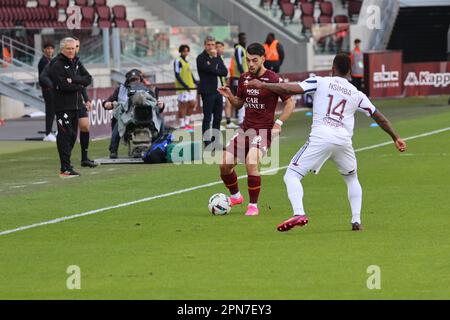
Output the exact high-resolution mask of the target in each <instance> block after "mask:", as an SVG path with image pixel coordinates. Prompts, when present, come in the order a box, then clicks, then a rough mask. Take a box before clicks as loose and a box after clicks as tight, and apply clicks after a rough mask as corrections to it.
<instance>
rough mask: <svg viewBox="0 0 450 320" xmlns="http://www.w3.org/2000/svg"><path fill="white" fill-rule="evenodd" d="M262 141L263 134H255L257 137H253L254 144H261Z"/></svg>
mask: <svg viewBox="0 0 450 320" xmlns="http://www.w3.org/2000/svg"><path fill="white" fill-rule="evenodd" d="M261 141H262V137H261V136H255V137H253V140H252V144H260V143H261Z"/></svg>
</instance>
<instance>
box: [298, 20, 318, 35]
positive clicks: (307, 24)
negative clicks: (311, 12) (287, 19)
mask: <svg viewBox="0 0 450 320" xmlns="http://www.w3.org/2000/svg"><path fill="white" fill-rule="evenodd" d="M301 20H302V27H303V28H302V33H303V34H306V33H307V32H309V33H311V29H312V26H313V25H314V24H315V23H316V21H315V19H314V17H313V16H304V17H303V18H301Z"/></svg>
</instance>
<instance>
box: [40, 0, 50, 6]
mask: <svg viewBox="0 0 450 320" xmlns="http://www.w3.org/2000/svg"><path fill="white" fill-rule="evenodd" d="M50 3H51V0H38V7H50Z"/></svg>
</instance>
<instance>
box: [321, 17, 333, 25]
mask: <svg viewBox="0 0 450 320" xmlns="http://www.w3.org/2000/svg"><path fill="white" fill-rule="evenodd" d="M331 22H332V20H331V17H329V16H320V17H319V23H320V24H330V23H331Z"/></svg>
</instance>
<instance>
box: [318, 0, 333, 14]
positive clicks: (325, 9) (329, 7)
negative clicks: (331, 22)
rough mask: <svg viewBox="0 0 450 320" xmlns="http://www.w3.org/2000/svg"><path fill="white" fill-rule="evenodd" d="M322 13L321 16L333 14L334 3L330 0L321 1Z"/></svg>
mask: <svg viewBox="0 0 450 320" xmlns="http://www.w3.org/2000/svg"><path fill="white" fill-rule="evenodd" d="M319 6H320V15H321V16H328V17H330V18H331V17H332V16H333V3H332V2H330V1H324V2H321V3H320V5H319Z"/></svg>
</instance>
